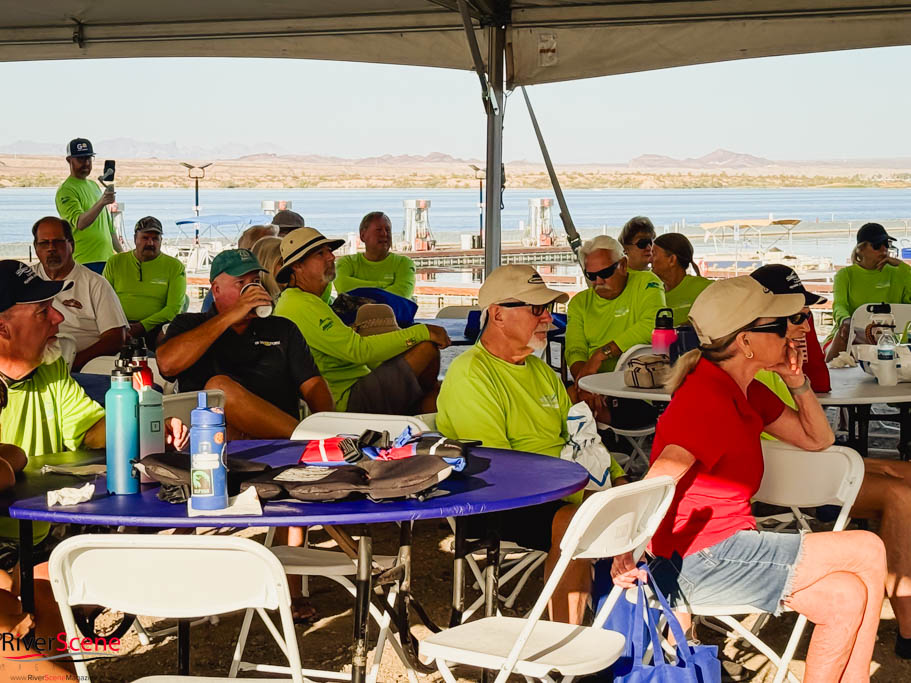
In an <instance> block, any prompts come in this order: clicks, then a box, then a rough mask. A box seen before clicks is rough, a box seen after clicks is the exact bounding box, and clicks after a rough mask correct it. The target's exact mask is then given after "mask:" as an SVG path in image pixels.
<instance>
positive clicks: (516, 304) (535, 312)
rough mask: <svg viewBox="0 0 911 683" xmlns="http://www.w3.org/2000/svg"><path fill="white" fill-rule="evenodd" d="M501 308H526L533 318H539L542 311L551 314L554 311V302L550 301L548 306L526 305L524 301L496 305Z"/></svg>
mask: <svg viewBox="0 0 911 683" xmlns="http://www.w3.org/2000/svg"><path fill="white" fill-rule="evenodd" d="M497 305H498V306H502V307H503V308H522V307H523V306H528V307H529V308H530V309H531V314H532V315H534V316H539V315H541V314H542V313H544V311H547V312H548V313H552V312H553V310H554V302H553V301H551V302H550V303H549V304H527V303H525V302H524V301H510V302H508V303H505V304H497Z"/></svg>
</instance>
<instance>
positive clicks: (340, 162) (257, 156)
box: [0, 138, 911, 171]
mask: <svg viewBox="0 0 911 683" xmlns="http://www.w3.org/2000/svg"><path fill="white" fill-rule="evenodd" d="M64 147H65V143H48V142H34V141H31V140H19V141H17V142H13V143H10V144H6V145H0V154H15V155H28V156H54V157H57V156H63V154H64ZM95 149H96V150H97V151H98V154H99V156H102V157H104V158H110V159H175V160H184V161H197V162H199V161H215V160H222V161H224V160H238V161H246V162H254V163H255V162H259V161H262V162H267V163H268V162H285V163H292V164H308V165H327V166H350V165H353V166H384V167H389V166H402V167H408V166H418V165H424V164H426V165H436V166H447V165H460V166H464V165H467V164H474V165H476V166H483V161H482V160H479V159H461V158H458V157H454V156H452V155H450V154H444V153H442V152H431V153H430V154H426V155H415V154H383V155H382V156H373V157H366V158H362V159H347V158H343V157H337V156H324V155H319V154H283V153H282V150H280V149H279V148H278V146H276V145H273V144H268V143H266V144H257V145H244V144H238V143H232V144H230V145H220V146H216V147H202V146H194V145H181V144H178V143H176V142H169V143H159V142H145V141H141V140H133V139H131V138H113V139H110V140H99V141H97V142H96V143H95ZM510 163H513V164H516V165H522V166H539V165H541V162H539V161H534V160H515V161H512V162H510ZM558 165H560V166H564V167H565V166H584V167H593V166H597V167H605V168H611V169H617V170H621V169H629V170H642V171H650V170H662V169H663V170H670V169H675V170H697V171H725V170H732V171H744V170H749V169H759V168H807V167H825V168H881V169H908V168H911V158H907V157H904V158H903V157H896V158H880V159H872V158H871V159H824V160H806V161H775V160H772V159H766V158H763V157H758V156H754V155H752V154H744V153H741V152H732V151H730V150H726V149H716V150H715V151H714V152H710V153H709V154H706V155H704V156H701V157H688V158H685V159H675V158H674V157H669V156H665V155H662V154H643V155H640V156H637V157H636V158H634V159H631V160H630V161H628V162H626V163H623V162H619V163H588V164H567V163H563V164H558Z"/></svg>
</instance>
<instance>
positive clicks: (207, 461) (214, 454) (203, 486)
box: [190, 391, 228, 510]
mask: <svg viewBox="0 0 911 683" xmlns="http://www.w3.org/2000/svg"><path fill="white" fill-rule="evenodd" d="M226 446H227V443H226V439H225V412H224V411H223V410H222V409H221V408H209V407H208V402H207V396H206V392H204V391H200V392H199V396H198V398H197V404H196V408H194V409H193V412H192V413H190V506H191V507H192V508H193V509H194V510H224V509H225V508H226V507H228V470H227V467H226V464H225V447H226Z"/></svg>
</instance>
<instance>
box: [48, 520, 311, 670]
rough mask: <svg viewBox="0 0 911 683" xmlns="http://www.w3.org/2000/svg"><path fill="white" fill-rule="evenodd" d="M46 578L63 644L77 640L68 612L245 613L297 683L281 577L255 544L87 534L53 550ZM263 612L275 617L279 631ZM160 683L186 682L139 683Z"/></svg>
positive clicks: (218, 538) (281, 571)
mask: <svg viewBox="0 0 911 683" xmlns="http://www.w3.org/2000/svg"><path fill="white" fill-rule="evenodd" d="M225 567H230V571H225ZM49 572H50V579H51V586H52V587H53V591H54V598H55V599H56V600H57V603H58V604H59V606H60V615H61V617H62V618H63V624H64V628H65V629H66V636H67V642H70V643H72V642H74V641H75V642H79V640H81V638H82V635H81V634H80V633H79V632H78V631H77V628H76V622H75V621H74V619H73V610H72V608H73V605H103V606H105V607H109V608H110V609H113V610H119V611H122V612H124V613H129V614H145V615H149V616H155V617H164V618H171V619H191V618H194V617H200V616H208V615H212V614H225V613H228V612H235V611H237V610H241V609H249V610H255V611H256V612H257V614H259V616H260V617H261V618H262V620H263V622H264V623H265V624H266V627H267V628H268V630H269V633H271V634H272V637H273V638H275V641H276V643H277V644H278V646H279V648H280V649H281V651H282V652H283V653H284V654H285V656H286V657H287V658H288V663H289V665H290V667H289V669H290V675H291V679H292V680H293V681H296V683H303V681H304V678H303V674H302V673H301V663H300V653H299V651H298V647H297V637H296V635H295V632H294V622H293V620H292V618H291V607H290V605H291V595H290V593H289V592H288V582H287V579H286V578H285V573H284V569H283V568H282V566H281V564H280V563H279V562H278V560H277V559H276V558H275V556H274V555H273V554H272V553H271V552H269V550H268V549H266V548H264V547H263V546H261V545H260V544H259V543H255V542H253V541H251V540H249V539H246V538H239V537H236V536H158V535H152V534H150V535H145V534H143V535H132V534H110V535H106V534H105V535H93V534H86V535H82V536H75V537H73V538H69V539H67V540H65V541H63V542H62V543H61V544H60V545H58V546H57V547H56V548H54V551H53V552H52V553H51V558H50V565H49ZM201 588H204V589H202V590H201ZM266 610H278V613H279V619H280V628H281V631H279V628H277V627H276V626H275V624H274V623H273V620H272V618H271V617H270V616H269V615H268V614H266ZM77 639H78V640H77ZM75 667H76V673H77V674H78V675H79V676H80V680H84V681H88V680H90V679H89V672H88V669H87V668H86V665H85V663H84V662H81V661H76V662H75ZM164 680H168V681H172V680H190V679H189V677H177V676H148V677H144V678H140V679H139V681H143V682H145V683H153V682H155V681H164ZM205 680H206V681H229V680H231V679H230V678H212V677H207V678H206V679H205ZM272 680H274V681H280V680H282V681H287V680H288V679H287V678H283V679H272Z"/></svg>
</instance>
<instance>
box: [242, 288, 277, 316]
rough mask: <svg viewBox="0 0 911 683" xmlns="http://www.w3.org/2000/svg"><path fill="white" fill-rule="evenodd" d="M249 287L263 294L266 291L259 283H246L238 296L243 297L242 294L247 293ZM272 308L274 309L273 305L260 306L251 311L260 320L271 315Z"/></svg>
mask: <svg viewBox="0 0 911 683" xmlns="http://www.w3.org/2000/svg"><path fill="white" fill-rule="evenodd" d="M249 287H259V288H260V289H261V290H263V291H264V292H265V291H266V288H265V287H263V286H262V285H261V284H260V283H258V282H248V283H247V284H245V285H244V286H243V287H241V290H240V295H241V296H243V295H244V292H245V291H247V288H249ZM273 308H275V305H274V304H263V305H262V306H257V307H256V308H255V309H253V310H255V311H256V315H258V316H259V317H260V318H268V317H269V316H270V315H272V309H273Z"/></svg>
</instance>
